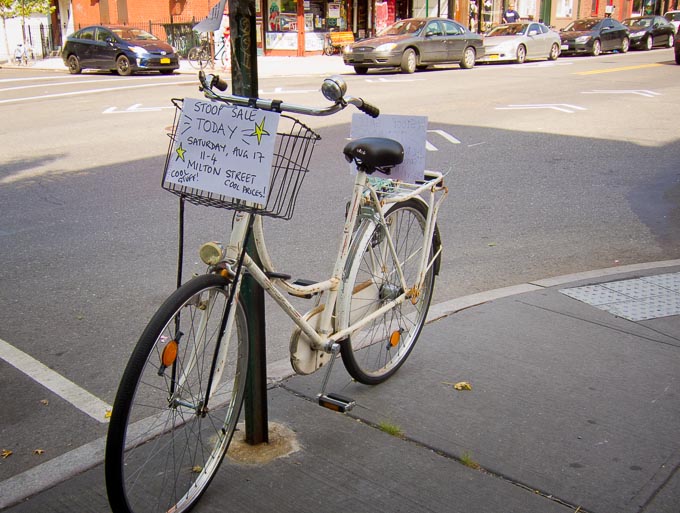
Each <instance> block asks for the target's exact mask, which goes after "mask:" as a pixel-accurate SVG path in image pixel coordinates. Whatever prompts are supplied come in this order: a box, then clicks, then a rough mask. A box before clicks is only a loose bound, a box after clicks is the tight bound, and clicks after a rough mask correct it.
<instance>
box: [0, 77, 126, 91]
mask: <svg viewBox="0 0 680 513" xmlns="http://www.w3.org/2000/svg"><path fill="white" fill-rule="evenodd" d="M44 78H48V77H44ZM50 78H54V77H50ZM16 80H17V79H9V80H0V83H2V82H12V81H16ZM126 80H139V78H137V77H127V78H126V77H117V78H100V79H95V80H81V81H79V82H74V81H73V80H71V81H69V82H52V83H50V84H34V83H33V82H34V80H33V78H30V79H26V78H22V79H21V81H28V82H30V84H27V85H20V86H14V87H6V88H4V89H0V93H2V92H4V91H18V90H21V89H34V88H36V87H41V88H43V89H44V88H46V87H56V86H65V85H81V84H97V83H101V82H122V81H126Z"/></svg>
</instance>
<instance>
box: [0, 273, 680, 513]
mask: <svg viewBox="0 0 680 513" xmlns="http://www.w3.org/2000/svg"><path fill="white" fill-rule="evenodd" d="M629 279H635V281H622V280H629ZM586 285H587V286H588V287H585V288H583V286H586ZM567 289H569V290H567ZM575 297H578V298H580V300H577V299H575ZM633 298H637V299H635V300H632V299H633ZM647 299H648V301H646V300H647ZM645 301H646V302H645ZM607 305H609V306H607ZM605 307H606V308H610V310H611V309H615V308H618V310H615V311H617V312H619V314H618V315H619V316H615V315H613V314H612V313H610V311H607V310H604V309H603V308H605ZM645 307H648V308H647V309H645ZM679 311H680V260H676V261H669V262H658V263H654V264H649V265H636V266H627V267H622V268H615V269H611V270H604V271H597V272H592V273H583V274H580V275H573V276H568V277H562V278H556V279H547V280H541V281H537V282H533V283H530V284H524V285H520V286H517V287H510V288H507V289H500V290H497V291H491V292H489V293H486V294H478V295H475V296H470V297H467V298H461V299H458V300H453V301H450V302H447V303H445V304H440V305H435V306H434V307H433V309H432V310H431V314H432V317H433V318H436V317H438V316H443V317H441V318H439V319H438V320H435V321H434V322H431V323H430V324H428V325H427V326H426V327H425V328H424V331H423V334H422V336H421V340H420V341H419V342H418V345H417V346H416V348H415V350H414V352H413V354H412V355H411V356H410V358H409V359H408V361H407V362H406V363H405V364H404V366H403V367H402V368H401V369H400V370H399V372H398V373H397V374H396V375H395V376H394V377H393V378H391V379H390V380H388V381H387V382H386V383H384V384H382V385H379V386H376V387H366V386H363V385H359V384H356V383H353V382H352V381H351V380H350V379H349V377H348V376H347V375H346V374H345V371H344V369H343V368H342V365H336V366H335V368H334V371H333V376H332V378H331V382H330V383H329V387H328V389H329V390H330V391H335V392H339V393H341V394H343V395H346V396H349V397H352V398H353V399H355V400H356V402H357V407H356V408H355V409H354V410H352V411H351V412H350V413H349V414H339V413H334V412H331V411H329V410H325V409H323V408H320V407H319V406H318V405H316V403H315V396H316V394H317V393H318V391H319V390H320V383H321V379H322V378H323V376H322V375H321V374H322V373H317V374H315V375H312V376H306V377H303V376H294V377H290V378H284V379H282V380H277V381H276V382H275V383H274V384H273V385H272V387H271V388H270V390H269V421H270V425H272V426H273V425H274V424H278V425H283V426H286V427H287V428H289V429H290V430H292V432H293V433H294V435H292V436H294V437H296V438H297V444H298V446H299V447H298V448H297V450H294V451H293V452H292V453H291V454H290V455H288V456H286V457H281V458H278V459H274V460H273V461H271V462H268V463H259V464H248V463H239V462H237V461H235V460H232V459H230V458H227V459H226V460H225V463H224V464H223V466H222V467H221V469H220V471H219V472H218V474H217V476H216V477H215V480H214V481H213V483H212V484H211V486H210V488H209V490H208V491H207V493H206V494H205V496H204V497H203V498H202V499H201V501H200V502H199V503H198V506H197V507H196V509H195V510H194V511H196V512H197V513H207V512H223V511H226V510H228V511H239V512H254V513H261V512H267V511H276V513H288V512H290V513H293V512H295V513H301V512H310V513H311V512H315V513H319V512H321V513H325V512H328V513H330V512H344V511H347V512H350V511H351V512H352V513H360V512H371V513H373V512H376V511H384V512H390V513H393V512H422V511H430V512H442V513H444V512H447V513H449V512H461V513H462V512H465V513H476V512H479V513H495V512H498V513H501V512H502V513H510V512H516V513H568V512H575V511H579V512H590V513H634V512H644V513H677V512H678V510H679V505H680V471H679V469H680V437H679V436H678V432H679V428H680V403H679V401H678V397H680V337H679V335H680V315H677V312H679ZM452 312H456V313H455V315H450V314H451V313H452ZM673 312H676V313H675V314H673V315H668V314H669V313H673ZM623 315H625V316H628V317H630V318H633V319H641V318H642V317H645V316H647V317H650V316H651V317H650V318H647V319H646V320H629V319H627V318H624V317H622V316H623ZM658 315H665V316H664V317H658ZM460 381H468V382H469V383H470V384H471V385H472V390H469V391H458V390H455V389H454V388H453V384H454V383H456V382H460ZM384 422H388V423H390V424H392V425H394V426H396V427H398V428H399V429H400V431H401V435H400V436H394V435H390V434H387V433H385V432H383V431H382V430H381V429H380V428H379V426H380V424H381V423H384ZM98 443H99V445H91V446H90V447H89V448H88V450H89V451H90V452H94V453H97V451H98V450H100V448H101V446H102V444H103V441H99V442H98ZM96 456H100V454H96ZM64 462H66V460H64ZM64 464H65V463H64ZM35 475H36V474H33V475H31V474H30V473H26V474H25V475H24V476H19V477H18V478H12V479H9V480H7V481H5V482H3V483H0V504H1V503H2V496H3V494H5V500H7V494H9V493H12V494H20V493H21V491H22V490H26V489H30V487H31V479H32V476H35ZM225 504H229V505H230V506H229V508H226V509H225V507H226V506H225ZM1 507H2V506H1V505H0V508H1ZM6 511H7V512H11V513H20V512H36V511H40V512H41V513H47V512H69V513H70V512H73V511H78V512H83V513H85V512H103V511H108V506H107V502H106V491H105V487H104V481H103V468H102V465H101V463H99V464H97V465H96V466H94V467H93V468H90V469H89V470H86V471H84V472H79V473H77V475H75V476H74V477H72V478H70V479H68V480H66V481H64V482H61V483H60V484H58V485H57V486H55V487H53V488H51V489H48V490H40V491H39V492H38V493H37V494H36V495H34V496H33V497H32V498H31V499H29V500H28V501H26V502H23V503H21V504H18V505H15V506H13V507H9V508H7V510H6Z"/></svg>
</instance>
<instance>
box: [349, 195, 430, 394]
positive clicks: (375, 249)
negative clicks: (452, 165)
mask: <svg viewBox="0 0 680 513" xmlns="http://www.w3.org/2000/svg"><path fill="white" fill-rule="evenodd" d="M426 219H427V206H426V205H425V204H424V203H422V202H421V201H418V200H416V199H409V200H406V201H404V202H400V203H395V204H394V205H393V206H392V207H390V208H389V209H388V210H387V212H386V214H385V220H386V222H387V229H389V230H390V234H391V235H392V241H393V243H394V247H395V250H396V253H397V258H398V259H399V260H400V262H401V265H402V270H403V274H404V278H405V281H406V283H407V284H408V285H412V284H414V283H416V281H417V279H418V267H419V264H420V255H421V252H422V249H423V247H422V244H423V234H424V230H425V222H426ZM384 229H385V228H384V226H383V225H382V224H378V223H376V222H375V221H364V222H363V223H362V225H361V226H360V227H359V229H358V230H357V233H356V234H355V237H354V239H353V243H352V246H351V248H350V254H349V258H348V261H347V265H346V267H345V276H346V279H345V280H343V282H342V284H341V287H340V291H339V294H340V295H339V298H340V299H339V301H340V303H339V304H340V308H339V311H338V313H339V315H338V317H339V326H340V329H344V328H346V327H348V326H350V325H351V324H353V323H355V322H357V321H359V320H360V319H362V318H363V317H365V316H367V315H368V314H370V313H372V312H374V311H376V310H377V309H378V308H380V307H382V306H383V305H384V304H385V303H387V302H388V301H390V300H391V299H393V298H395V297H397V296H399V295H400V294H402V293H403V289H402V287H401V285H400V280H399V277H398V273H397V270H396V262H395V261H394V258H393V256H392V254H391V253H390V251H389V248H388V243H387V239H386V238H385V237H384V236H383V235H381V233H382V231H383V230H384ZM434 246H435V245H434V242H433V243H432V245H431V246H430V250H429V251H430V253H429V255H430V258H431V257H432V255H433V254H434ZM434 267H435V266H434V265H432V266H430V268H429V270H428V271H427V274H426V276H425V280H424V282H423V287H422V289H421V290H420V291H419V293H418V294H417V295H416V296H415V297H414V299H409V298H407V299H406V300H405V301H404V302H402V303H401V304H400V305H397V306H395V307H394V308H392V309H391V310H388V311H387V312H386V313H384V314H383V315H381V316H379V317H377V318H376V319H374V320H373V321H371V322H370V323H368V324H367V325H366V326H365V327H363V328H362V329H360V330H358V331H356V332H354V333H353V334H352V335H351V336H350V337H349V338H347V339H345V340H344V341H342V342H341V344H340V353H341V355H342V361H343V364H344V365H345V368H346V369H347V372H349V374H350V375H351V376H352V377H353V378H354V379H355V380H357V381H358V382H360V383H364V384H366V385H376V384H378V383H382V382H383V381H385V380H386V379H388V378H389V377H390V376H392V375H393V374H394V373H395V372H397V370H398V369H399V367H401V365H402V364H403V363H404V361H406V358H408V356H409V354H410V353H411V351H412V350H413V347H414V345H415V343H416V341H417V340H418V336H419V335H420V332H421V330H422V327H423V324H424V323H425V318H426V316H427V311H428V309H429V306H430V301H431V299H432V292H433V289H434V282H435V270H434Z"/></svg>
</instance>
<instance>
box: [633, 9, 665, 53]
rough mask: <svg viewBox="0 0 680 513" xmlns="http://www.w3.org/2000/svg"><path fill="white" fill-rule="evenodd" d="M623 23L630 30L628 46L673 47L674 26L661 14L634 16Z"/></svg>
mask: <svg viewBox="0 0 680 513" xmlns="http://www.w3.org/2000/svg"><path fill="white" fill-rule="evenodd" d="M621 23H623V24H624V25H625V26H626V27H628V30H630V47H631V48H640V49H642V50H651V49H652V48H653V47H654V46H667V47H668V48H673V43H674V42H675V28H674V27H673V25H672V24H671V23H669V22H668V21H667V20H666V18H664V17H663V16H636V17H634V18H627V19H625V20H623V21H622V22H621Z"/></svg>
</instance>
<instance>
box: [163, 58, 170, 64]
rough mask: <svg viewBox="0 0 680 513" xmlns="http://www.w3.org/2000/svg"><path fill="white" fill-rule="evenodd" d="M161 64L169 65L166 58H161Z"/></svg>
mask: <svg viewBox="0 0 680 513" xmlns="http://www.w3.org/2000/svg"><path fill="white" fill-rule="evenodd" d="M161 64H170V59H168V58H167V57H163V58H162V59H161Z"/></svg>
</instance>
